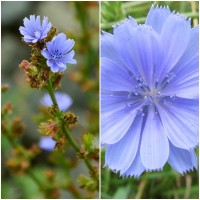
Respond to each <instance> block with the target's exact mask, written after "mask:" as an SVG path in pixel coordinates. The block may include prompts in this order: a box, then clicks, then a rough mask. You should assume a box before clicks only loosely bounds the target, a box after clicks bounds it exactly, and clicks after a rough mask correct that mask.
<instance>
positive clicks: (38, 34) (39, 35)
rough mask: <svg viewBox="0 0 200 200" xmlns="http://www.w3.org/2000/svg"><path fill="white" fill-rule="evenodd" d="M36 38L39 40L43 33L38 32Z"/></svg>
mask: <svg viewBox="0 0 200 200" xmlns="http://www.w3.org/2000/svg"><path fill="white" fill-rule="evenodd" d="M35 37H36V38H37V39H39V38H40V37H41V33H40V32H39V31H36V32H35Z"/></svg>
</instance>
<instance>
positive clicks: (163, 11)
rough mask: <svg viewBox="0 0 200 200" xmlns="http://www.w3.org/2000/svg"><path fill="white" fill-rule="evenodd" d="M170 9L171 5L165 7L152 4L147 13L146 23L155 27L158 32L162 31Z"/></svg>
mask: <svg viewBox="0 0 200 200" xmlns="http://www.w3.org/2000/svg"><path fill="white" fill-rule="evenodd" d="M170 13H171V12H170V9H169V7H168V6H167V7H165V6H164V7H163V8H162V6H160V7H159V6H158V5H157V6H156V7H155V6H154V5H152V6H151V9H150V11H149V13H148V15H147V18H146V22H145V24H146V25H149V26H152V27H153V29H154V30H155V31H156V32H157V33H159V34H160V33H161V31H162V28H163V25H164V23H165V21H166V19H167V17H168V16H169V15H170Z"/></svg>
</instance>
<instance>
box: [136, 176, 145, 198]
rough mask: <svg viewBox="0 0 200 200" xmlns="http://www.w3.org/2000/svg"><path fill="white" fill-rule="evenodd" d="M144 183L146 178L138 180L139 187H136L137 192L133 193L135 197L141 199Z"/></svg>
mask: <svg viewBox="0 0 200 200" xmlns="http://www.w3.org/2000/svg"><path fill="white" fill-rule="evenodd" d="M146 184H147V180H142V181H141V182H140V184H139V187H138V192H137V194H136V195H135V199H141V198H142V195H143V193H144V189H145V186H146Z"/></svg>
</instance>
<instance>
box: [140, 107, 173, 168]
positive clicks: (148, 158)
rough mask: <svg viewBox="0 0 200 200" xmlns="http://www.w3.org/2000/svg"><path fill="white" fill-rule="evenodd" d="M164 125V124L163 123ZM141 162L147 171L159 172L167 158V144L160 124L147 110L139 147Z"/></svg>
mask: <svg viewBox="0 0 200 200" xmlns="http://www.w3.org/2000/svg"><path fill="white" fill-rule="evenodd" d="M163 123H164V122H163ZM140 156H141V161H142V164H143V165H144V167H145V168H146V169H147V170H160V169H162V168H163V166H164V164H165V163H166V162H167V159H168V156H169V142H168V138H167V135H166V133H165V130H164V128H163V126H162V122H161V120H160V118H159V115H158V114H155V112H154V110H153V108H149V111H148V113H147V119H146V122H145V126H144V130H143V133H142V140H141V147H140Z"/></svg>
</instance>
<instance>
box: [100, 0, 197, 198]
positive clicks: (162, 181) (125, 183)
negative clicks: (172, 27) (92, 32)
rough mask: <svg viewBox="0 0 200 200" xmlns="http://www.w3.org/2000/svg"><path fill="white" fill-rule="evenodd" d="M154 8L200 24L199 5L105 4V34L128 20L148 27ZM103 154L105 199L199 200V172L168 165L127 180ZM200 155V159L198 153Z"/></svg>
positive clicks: (173, 3)
mask: <svg viewBox="0 0 200 200" xmlns="http://www.w3.org/2000/svg"><path fill="white" fill-rule="evenodd" d="M152 4H158V5H165V6H166V5H168V6H169V8H170V10H171V11H173V10H176V11H177V12H179V13H181V14H183V15H184V16H186V17H188V18H192V26H194V25H197V24H198V23H199V2H198V1H196V2H195V1H184V2H183V1H143V2H140V1H127V2H126V1H114V2H108V1H105V2H101V30H104V31H107V32H110V33H112V29H113V28H112V26H113V25H114V24H117V23H119V22H121V21H123V20H124V19H125V18H127V17H128V16H132V17H133V18H134V19H135V20H136V22H137V23H139V24H142V23H144V22H145V19H146V16H147V14H148V11H149V10H150V8H151V5H152ZM101 152H102V153H101V166H102V169H101V198H103V199H134V198H135V199H142V198H146V199H171V198H172V199H178V198H180V199H182V198H185V199H199V183H198V182H199V172H198V171H196V170H195V171H193V172H190V173H187V174H186V175H183V176H182V175H180V174H178V173H177V172H175V171H174V170H173V169H172V168H171V167H170V166H169V165H168V164H167V165H165V167H164V169H163V171H161V172H151V173H147V172H145V173H144V174H142V175H141V177H140V178H139V179H134V178H126V179H125V178H121V177H119V173H117V174H116V173H113V172H111V171H110V170H109V169H108V167H106V168H104V167H103V165H104V160H105V148H103V149H102V151H101ZM196 152H197V157H198V150H197V151H196Z"/></svg>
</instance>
